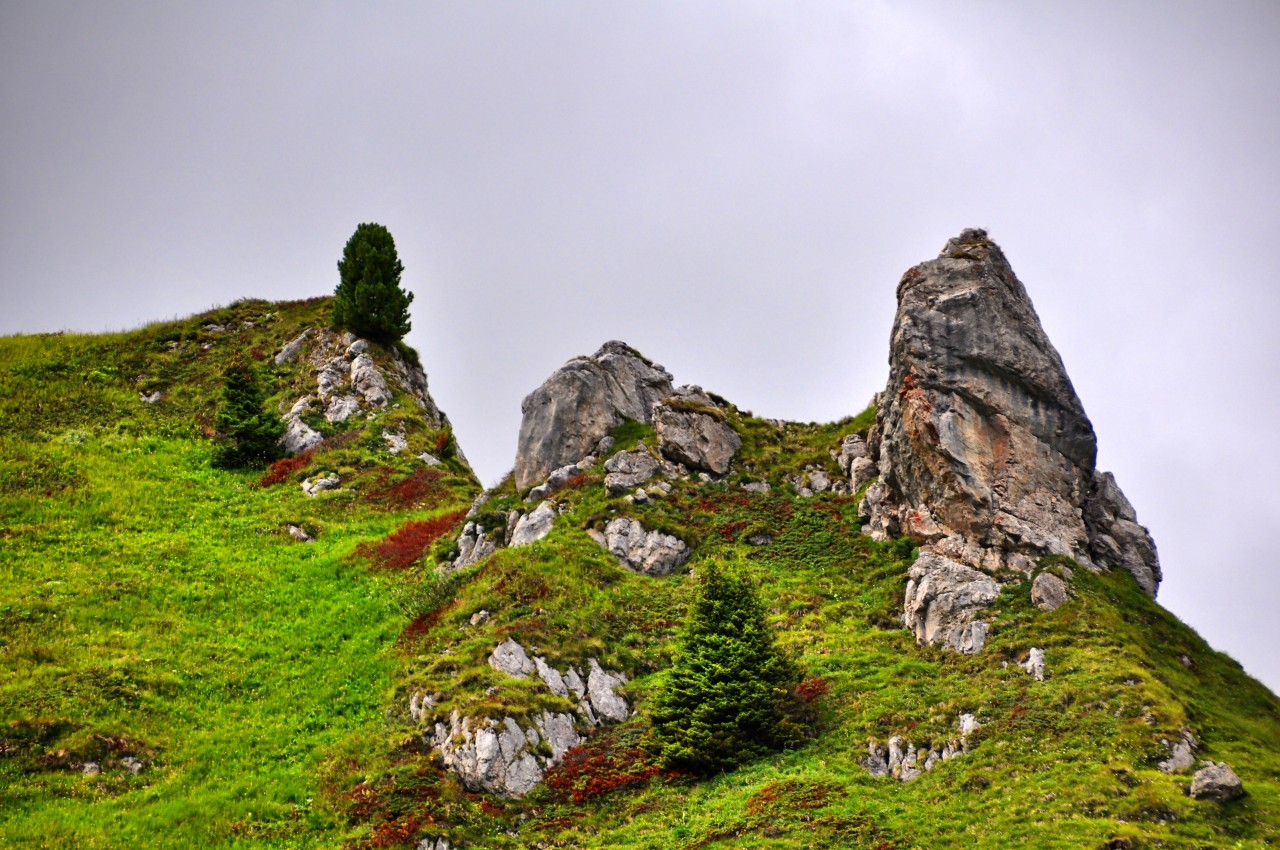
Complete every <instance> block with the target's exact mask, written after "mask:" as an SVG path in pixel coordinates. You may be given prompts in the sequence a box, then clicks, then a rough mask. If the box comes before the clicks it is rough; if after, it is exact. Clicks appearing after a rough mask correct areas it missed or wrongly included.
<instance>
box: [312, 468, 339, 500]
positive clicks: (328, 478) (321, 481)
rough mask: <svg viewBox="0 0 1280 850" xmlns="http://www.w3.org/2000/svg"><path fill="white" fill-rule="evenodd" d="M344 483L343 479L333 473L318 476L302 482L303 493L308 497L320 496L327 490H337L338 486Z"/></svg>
mask: <svg viewBox="0 0 1280 850" xmlns="http://www.w3.org/2000/svg"><path fill="white" fill-rule="evenodd" d="M341 483H342V479H340V478H338V476H337V475H336V474H334V473H332V472H330V473H328V474H327V475H317V476H315V477H313V478H308V479H306V480H305V481H303V482H302V492H304V493H306V494H307V495H308V496H318V495H320V494H321V493H323V492H324V491H326V490H336V489H338V485H339V484H341Z"/></svg>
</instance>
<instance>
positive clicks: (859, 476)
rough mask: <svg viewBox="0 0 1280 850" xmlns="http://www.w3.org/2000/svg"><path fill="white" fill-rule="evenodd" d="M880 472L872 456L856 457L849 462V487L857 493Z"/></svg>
mask: <svg viewBox="0 0 1280 850" xmlns="http://www.w3.org/2000/svg"><path fill="white" fill-rule="evenodd" d="M879 474H880V470H879V469H878V468H876V465H875V463H873V462H872V460H871V458H866V457H855V458H854V459H853V460H851V461H850V462H849V488H850V489H851V490H852V491H853V492H855V493H856V492H858V491H859V490H861V489H862V488H863V486H864V485H865V484H866V483H867V482H868V481H870V480H871V479H872V478H875V477H876V476H877V475H879Z"/></svg>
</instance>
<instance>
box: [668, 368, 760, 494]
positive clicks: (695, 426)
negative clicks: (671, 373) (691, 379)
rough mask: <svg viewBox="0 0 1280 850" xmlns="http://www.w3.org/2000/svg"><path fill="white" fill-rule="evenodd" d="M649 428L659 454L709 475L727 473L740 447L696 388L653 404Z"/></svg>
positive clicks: (716, 410) (739, 440) (722, 417)
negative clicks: (650, 427) (655, 436)
mask: <svg viewBox="0 0 1280 850" xmlns="http://www.w3.org/2000/svg"><path fill="white" fill-rule="evenodd" d="M653 427H654V430H655V431H656V432H657V434H658V450H659V451H661V452H662V454H663V455H665V456H666V457H667V458H668V459H670V460H672V461H675V462H676V463H683V464H684V465H685V466H687V467H689V468H690V469H697V470H702V471H703V472H709V473H711V474H712V475H724V474H725V473H726V472H728V471H729V463H730V461H732V460H733V456H734V455H735V454H737V452H738V449H739V448H741V447H742V438H741V437H739V436H738V432H736V431H734V430H733V427H732V426H730V425H729V423H728V422H727V421H726V419H725V415H724V413H723V412H722V411H721V410H720V408H719V407H717V406H716V405H715V403H714V402H712V401H711V399H710V398H708V397H707V396H705V395H703V394H702V392H701V391H700V390H699V389H697V388H696V387H688V388H682V389H681V391H680V392H679V394H678V395H676V396H675V397H673V398H669V399H666V400H665V401H662V402H660V403H658V404H657V405H655V406H654V408H653Z"/></svg>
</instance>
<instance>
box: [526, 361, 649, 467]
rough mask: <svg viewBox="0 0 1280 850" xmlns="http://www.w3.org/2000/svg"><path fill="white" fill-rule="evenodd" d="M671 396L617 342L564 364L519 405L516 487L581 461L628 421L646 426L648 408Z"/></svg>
mask: <svg viewBox="0 0 1280 850" xmlns="http://www.w3.org/2000/svg"><path fill="white" fill-rule="evenodd" d="M671 392H672V386H671V375H670V374H669V373H668V372H667V371H666V370H665V369H663V368H662V367H661V366H658V365H655V364H653V363H651V362H650V361H648V360H646V359H645V358H644V357H642V356H641V355H640V354H639V353H638V352H637V351H636V350H635V349H633V348H631V347H630V346H628V345H626V344H625V343H622V342H617V341H613V342H607V343H605V344H604V345H603V346H602V347H601V348H600V350H599V351H597V352H596V353H595V354H594V355H592V356H591V357H576V358H574V359H572V360H570V361H569V362H567V363H565V364H564V365H563V366H561V367H560V368H559V369H557V370H556V371H555V372H554V373H553V374H552V375H551V377H549V378H548V379H547V380H546V381H545V382H544V383H543V384H542V386H540V387H538V389H536V390H534V391H533V392H532V393H530V394H529V395H528V396H526V397H525V399H524V401H523V402H522V403H521V405H520V410H521V414H522V419H521V422H520V436H519V439H518V443H517V448H516V465H515V478H516V487H517V488H519V489H520V490H525V489H527V488H529V487H532V486H533V485H534V484H537V483H538V482H540V481H543V480H545V479H546V477H547V475H548V474H550V472H551V471H552V470H554V469H557V468H559V467H562V466H564V465H566V464H570V463H573V462H575V461H577V460H579V459H580V458H582V457H584V456H586V455H587V454H589V453H590V452H591V451H592V449H593V448H595V447H596V445H597V444H599V443H600V441H601V440H602V439H603V438H604V437H605V436H607V435H608V433H609V431H610V430H611V429H613V428H615V427H617V426H618V425H621V424H622V423H623V422H625V421H626V420H628V419H631V420H635V421H637V422H649V421H650V418H651V415H652V414H651V411H652V408H653V405H654V404H655V403H656V402H658V401H659V400H661V399H663V398H665V397H667V396H669V395H670V394H671Z"/></svg>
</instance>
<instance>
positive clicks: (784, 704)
mask: <svg viewBox="0 0 1280 850" xmlns="http://www.w3.org/2000/svg"><path fill="white" fill-rule="evenodd" d="M700 572H701V573H702V583H701V586H700V588H699V594H698V598H697V600H696V601H695V602H694V604H693V607H692V608H691V610H690V612H689V617H688V619H687V620H686V622H685V625H684V629H683V631H682V633H681V635H680V645H679V649H678V651H677V654H676V660H675V664H674V665H673V666H672V668H671V669H670V670H669V671H668V672H667V676H666V681H665V683H664V686H663V688H662V690H661V691H660V692H659V694H658V696H657V699H656V701H655V705H654V709H653V736H654V740H655V742H656V743H657V746H658V754H659V758H660V760H661V761H662V763H663V765H664V766H666V767H671V768H676V769H679V770H687V771H690V772H693V773H698V774H703V775H706V774H712V773H715V772H717V771H720V770H725V769H730V768H733V767H737V766H738V765H741V764H745V763H746V762H748V761H751V760H752V759H755V758H758V757H759V756H762V755H765V754H766V753H769V752H771V751H775V750H780V749H782V748H784V747H786V746H787V745H789V744H793V743H796V742H798V741H799V740H800V738H801V737H802V736H801V735H800V732H799V729H798V727H797V726H796V724H795V723H794V722H793V721H792V720H791V719H790V718H789V716H788V715H789V710H790V709H791V707H792V706H793V705H794V700H793V698H792V690H793V689H794V688H795V686H796V685H797V684H799V682H800V673H799V670H798V669H797V667H796V666H795V664H794V663H793V662H792V661H791V659H789V658H788V657H787V656H786V655H784V654H783V653H782V652H781V650H779V648H778V645H777V641H776V639H775V637H774V633H773V629H771V628H770V626H769V624H768V622H767V621H766V620H765V610H764V607H763V606H762V605H761V604H760V599H759V597H757V595H756V591H755V588H753V587H752V586H751V583H750V582H749V581H748V580H747V579H746V578H744V577H743V576H741V575H739V574H737V573H734V572H726V571H724V570H723V568H722V567H721V566H720V565H719V564H717V563H715V562H714V561H707V562H706V563H705V564H704V565H702V566H701V567H700Z"/></svg>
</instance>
